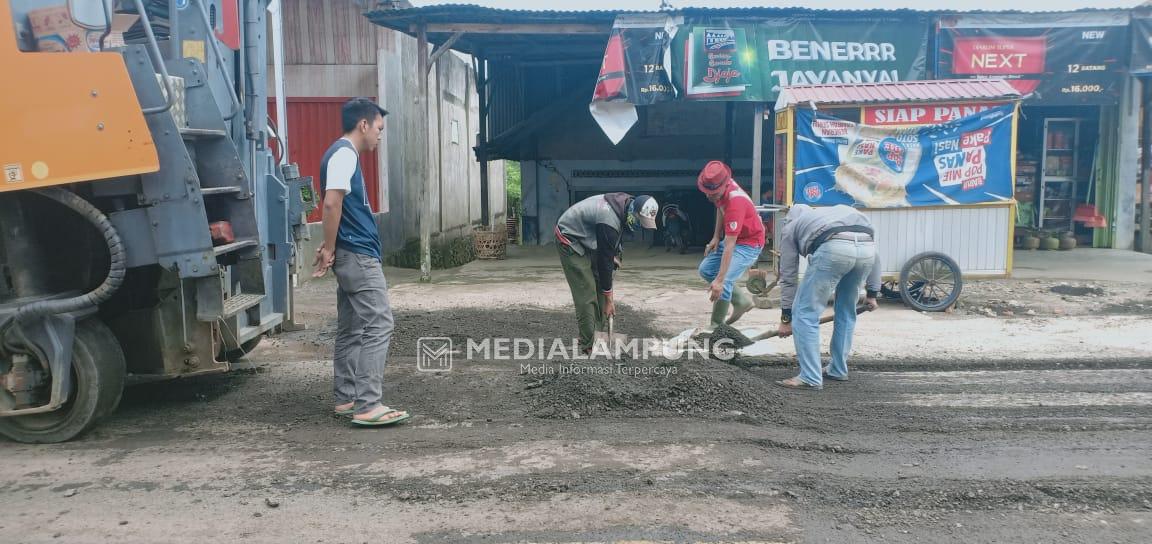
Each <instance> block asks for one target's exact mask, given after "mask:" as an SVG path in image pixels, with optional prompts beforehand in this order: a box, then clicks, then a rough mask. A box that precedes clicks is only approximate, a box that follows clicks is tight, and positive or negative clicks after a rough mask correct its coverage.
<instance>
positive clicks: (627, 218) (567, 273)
mask: <svg viewBox="0 0 1152 544" xmlns="http://www.w3.org/2000/svg"><path fill="white" fill-rule="evenodd" d="M659 210H660V205H659V204H657V203H656V199H655V198H652V197H651V196H648V195H640V196H636V197H634V196H632V195H630V194H628V193H607V194H603V195H595V196H590V197H588V198H586V199H584V200H581V201H580V202H577V203H576V204H573V205H572V207H571V208H568V209H567V210H566V211H565V212H564V213H563V214H562V215H561V216H560V220H559V221H557V222H556V228H555V235H556V249H557V251H558V252H559V253H560V264H561V265H562V266H563V267H564V279H566V280H568V288H569V289H571V291H572V301H573V302H574V303H575V304H576V321H577V323H578V324H579V327H580V351H581V353H583V354H585V355H587V354H589V353H591V352H592V343H593V341H594V339H595V335H596V331H601V330H603V329H604V322H605V321H607V320H608V319H609V318H611V317H612V316H614V315H616V304H615V302H614V300H613V299H614V295H613V293H612V275H613V273H614V272H615V270H616V268H617V267H618V266H619V262H620V260H619V255H620V235H621V234H622V233H623V232H624V230H625V229H627V230H628V231H629V232H632V231H634V230H636V228H638V227H643V228H646V229H649V230H652V229H655V228H656V213H657V212H658V211H659ZM609 340H611V339H609Z"/></svg>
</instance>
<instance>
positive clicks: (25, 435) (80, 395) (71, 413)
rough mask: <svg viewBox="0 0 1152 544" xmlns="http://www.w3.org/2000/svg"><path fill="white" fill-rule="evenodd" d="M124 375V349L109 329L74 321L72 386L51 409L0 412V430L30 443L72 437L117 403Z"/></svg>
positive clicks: (91, 322) (94, 321) (96, 323)
mask: <svg viewBox="0 0 1152 544" xmlns="http://www.w3.org/2000/svg"><path fill="white" fill-rule="evenodd" d="M124 377H125V361H124V351H123V350H122V349H120V344H119V343H118V342H117V341H116V336H115V335H113V334H112V331H111V330H109V329H108V327H107V325H105V324H104V323H103V322H101V321H100V320H99V319H97V318H88V319H85V320H83V321H79V322H77V323H76V338H75V339H74V340H73V343H72V379H73V387H72V394H71V395H70V396H69V398H68V400H67V401H65V403H64V405H63V406H61V407H60V409H58V410H55V411H53V412H46V413H43V414H30V415H25V416H15V417H0V434H2V435H4V436H6V437H8V438H10V439H12V440H15V441H17V442H25V443H31V444H51V443H57V442H66V441H68V440H71V439H73V438H76V437H77V436H80V435H81V434H83V433H84V432H85V431H87V430H88V429H90V428H91V427H92V426H93V425H94V424H95V423H96V422H97V421H99V420H100V419H101V418H103V417H104V416H106V415H108V414H109V413H111V412H112V411H114V410H115V409H116V406H117V405H119V404H120V395H121V393H123V391H124Z"/></svg>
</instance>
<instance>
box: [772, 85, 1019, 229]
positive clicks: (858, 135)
mask: <svg viewBox="0 0 1152 544" xmlns="http://www.w3.org/2000/svg"><path fill="white" fill-rule="evenodd" d="M795 116H796V151H795V165H794V169H795V174H794V181H795V187H794V191H793V192H794V195H795V196H794V198H795V201H796V202H798V203H801V204H811V205H827V206H830V205H835V204H847V205H851V206H859V207H865V208H895V207H908V206H941V205H956V204H974V203H980V202H1003V201H1007V200H1010V199H1011V198H1012V171H1011V163H1012V161H1011V157H1012V149H1011V148H1012V118H1013V116H1014V106H1013V105H1012V104H1005V105H1000V106H995V107H991V108H989V109H987V110H985V111H983V112H979V113H974V114H972V115H968V116H965V117H960V118H958V119H955V120H953V121H949V122H946V123H942V124H935V125H925V126H919V127H905V128H897V127H884V126H871V125H863V124H857V123H853V122H850V121H845V120H843V119H838V118H835V117H832V116H829V115H825V114H823V113H820V112H817V111H813V110H810V109H806V108H804V109H799V108H798V109H796V112H795Z"/></svg>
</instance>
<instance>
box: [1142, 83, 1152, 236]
mask: <svg viewBox="0 0 1152 544" xmlns="http://www.w3.org/2000/svg"><path fill="white" fill-rule="evenodd" d="M1140 85H1141V86H1142V87H1143V91H1144V100H1142V101H1141V102H1142V103H1143V106H1142V107H1143V108H1144V137H1143V138H1142V140H1144V142H1143V143H1144V151H1143V153H1141V159H1140V161H1141V162H1142V163H1144V175H1142V176H1140V251H1143V252H1144V253H1152V240H1149V235H1150V234H1152V233H1149V232H1148V230H1149V229H1148V227H1149V222H1150V219H1152V218H1149V217H1148V213H1149V208H1150V207H1152V206H1150V203H1149V202H1148V200H1149V198H1152V194H1150V193H1149V187H1148V185H1149V183H1150V182H1152V78H1149V77H1145V78H1141V79H1140Z"/></svg>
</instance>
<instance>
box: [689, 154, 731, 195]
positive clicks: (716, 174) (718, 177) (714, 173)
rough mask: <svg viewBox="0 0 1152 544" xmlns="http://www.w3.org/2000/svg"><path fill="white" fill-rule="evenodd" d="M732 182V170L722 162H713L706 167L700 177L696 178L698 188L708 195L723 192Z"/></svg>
mask: <svg viewBox="0 0 1152 544" xmlns="http://www.w3.org/2000/svg"><path fill="white" fill-rule="evenodd" d="M729 181H732V169H731V168H728V165H727V164H724V163H722V162H720V161H712V162H709V163H708V164H706V165H704V169H703V170H701V171H700V175H699V176H698V177H697V178H696V187H697V188H698V189H700V192H702V193H704V194H706V195H712V194H716V193H720V192H723V191H724V189H725V188H726V187H728V182H729Z"/></svg>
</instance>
